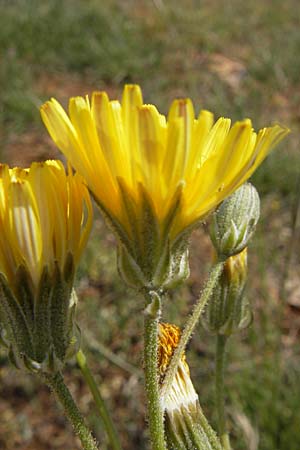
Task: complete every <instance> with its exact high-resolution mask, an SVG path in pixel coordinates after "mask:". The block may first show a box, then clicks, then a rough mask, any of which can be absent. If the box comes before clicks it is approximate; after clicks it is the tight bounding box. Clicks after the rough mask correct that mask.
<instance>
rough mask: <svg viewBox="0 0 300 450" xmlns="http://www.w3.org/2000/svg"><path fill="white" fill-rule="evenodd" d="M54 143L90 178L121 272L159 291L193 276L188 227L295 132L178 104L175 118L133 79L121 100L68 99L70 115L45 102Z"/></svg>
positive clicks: (43, 110) (101, 95)
mask: <svg viewBox="0 0 300 450" xmlns="http://www.w3.org/2000/svg"><path fill="white" fill-rule="evenodd" d="M41 114H42V118H43V121H44V123H45V125H46V127H47V129H48V131H49V133H50V135H51V137H52V139H53V140H54V142H55V143H56V144H57V146H58V147H59V148H60V149H61V151H62V152H63V153H64V154H65V156H66V157H67V158H68V160H69V161H70V162H71V164H72V166H73V167H74V168H75V169H76V170H77V171H78V172H79V173H80V174H81V175H82V176H83V177H84V178H85V180H86V183H87V185H88V187H89V189H90V191H91V192H92V194H93V196H94V198H95V200H96V202H97V203H98V205H99V206H100V208H101V209H102V211H103V212H104V214H105V215H106V217H107V218H108V220H109V222H110V224H111V226H112V227H113V228H114V230H115V232H116V234H117V236H118V238H119V241H120V258H119V266H120V272H121V274H122V275H123V277H124V278H125V279H126V280H127V282H128V283H129V284H132V285H135V286H140V287H142V286H147V287H156V288H157V287H161V286H167V285H169V284H172V283H173V282H175V281H176V280H180V279H181V278H183V277H185V276H186V275H187V273H188V266H187V245H186V240H187V238H188V237H189V234H190V231H191V229H192V228H193V227H194V226H195V225H196V224H198V223H199V221H201V220H203V219H204V217H205V216H206V215H207V214H208V213H209V212H210V211H212V210H213V209H214V208H215V207H216V206H217V205H218V204H219V203H220V202H221V201H222V200H223V199H224V198H225V197H227V196H228V195H230V194H231V193H232V192H233V191H234V190H235V189H237V188H238V187H239V186H240V185H241V184H242V183H244V182H245V181H246V180H247V179H248V178H249V177H250V176H251V175H252V173H253V172H254V171H255V169H256V168H257V167H258V166H259V164H260V163H261V162H262V161H263V159H264V158H265V157H266V156H267V154H268V153H269V152H270V150H271V149H272V148H273V147H274V146H275V145H276V144H277V143H278V142H279V141H280V140H281V139H282V138H283V137H284V136H285V135H286V134H287V133H288V130H287V129H286V128H284V127H282V126H280V125H275V126H273V127H269V128H263V129H261V130H260V131H259V132H258V133H255V132H254V131H253V128H252V124H251V121H250V120H248V119H247V120H244V121H241V122H236V123H235V124H234V125H233V126H232V127H231V121H230V119H226V118H220V119H219V120H217V121H216V122H215V123H214V118H213V114H212V113H210V112H208V111H205V110H204V111H201V112H200V114H199V116H198V117H197V118H196V117H195V113H194V109H193V104H192V102H191V100H190V99H181V100H175V101H174V102H173V103H172V105H171V108H170V111H169V114H168V117H167V118H166V117H165V116H164V115H162V114H160V113H159V112H158V111H157V109H156V108H155V106H154V105H147V104H143V99H142V94H141V90H140V88H139V86H136V85H127V86H125V88H124V92H123V97H122V101H121V103H120V102H118V101H115V100H113V101H110V100H109V98H108V96H107V94H106V93H105V92H95V93H94V94H93V95H92V99H91V101H90V100H89V98H88V97H86V98H83V97H75V98H71V100H70V103H69V116H68V115H67V114H66V113H65V111H64V110H63V108H62V107H61V106H60V104H59V103H58V102H57V101H56V100H54V99H52V100H51V101H49V102H47V103H45V104H44V105H43V106H42V108H41Z"/></svg>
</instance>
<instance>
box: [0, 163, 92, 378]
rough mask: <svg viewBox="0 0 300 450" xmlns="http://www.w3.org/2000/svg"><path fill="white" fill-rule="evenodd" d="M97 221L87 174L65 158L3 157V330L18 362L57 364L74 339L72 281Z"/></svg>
mask: <svg viewBox="0 0 300 450" xmlns="http://www.w3.org/2000/svg"><path fill="white" fill-rule="evenodd" d="M91 222H92V207H91V202H90V197H89V193H88V190H87V188H86V187H85V185H84V183H83V180H82V178H81V176H80V175H78V174H75V175H74V174H72V172H71V171H70V172H69V174H66V172H65V169H64V167H63V165H62V164H61V163H60V162H59V161H46V162H44V163H33V164H32V166H31V167H30V168H29V169H21V168H17V167H16V168H13V169H10V168H9V167H8V166H7V165H0V229H1V232H0V332H1V338H2V343H4V344H5V345H6V346H7V347H8V349H9V353H10V356H11V358H12V359H13V360H14V362H15V363H16V364H17V365H19V364H20V362H24V363H25V365H26V366H27V367H28V368H30V369H36V370H38V369H43V370H46V369H48V368H55V367H57V363H58V362H60V363H63V361H64V359H65V358H66V356H67V352H68V351H69V349H70V347H71V343H72V341H75V338H74V330H73V328H74V327H73V315H74V309H75V303H76V301H75V299H74V297H73V296H72V286H73V280H74V273H75V267H76V265H77V263H78V261H79V257H80V255H81V253H82V250H83V248H84V246H85V244H86V241H87V238H88V235H89V231H90V228H91ZM73 343H75V342H73Z"/></svg>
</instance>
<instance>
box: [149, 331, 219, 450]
mask: <svg viewBox="0 0 300 450" xmlns="http://www.w3.org/2000/svg"><path fill="white" fill-rule="evenodd" d="M180 334H181V332H180V329H179V328H178V327H177V326H176V325H172V324H167V323H160V325H159V351H158V368H159V374H160V379H161V382H162V381H163V379H164V375H165V373H166V370H167V368H168V366H169V363H170V360H171V357H172V356H173V353H174V350H175V348H176V347H177V346H178V343H179V339H180ZM162 408H163V410H164V412H165V431H166V438H167V443H168V448H169V449H170V450H181V449H182V450H221V444H220V443H219V440H218V438H217V436H216V434H215V432H214V431H213V429H212V428H211V427H210V425H209V424H208V422H207V420H206V418H205V416H204V414H203V412H202V410H201V407H200V403H199V398H198V394H197V393H196V391H195V388H194V386H193V383H192V380H191V377H190V370H189V366H188V364H187V362H186V358H185V355H183V356H182V358H181V361H180V363H179V365H178V370H177V373H176V376H175V377H174V381H173V384H172V387H171V389H170V392H169V393H168V394H167V396H166V398H163V399H162Z"/></svg>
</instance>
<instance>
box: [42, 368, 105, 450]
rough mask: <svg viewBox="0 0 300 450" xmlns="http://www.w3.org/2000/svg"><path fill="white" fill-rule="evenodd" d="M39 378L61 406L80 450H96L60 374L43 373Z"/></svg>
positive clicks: (92, 439) (94, 443)
mask: <svg viewBox="0 0 300 450" xmlns="http://www.w3.org/2000/svg"><path fill="white" fill-rule="evenodd" d="M41 377H42V379H43V381H45V382H46V384H47V385H48V386H49V388H50V389H51V390H52V391H53V392H54V394H55V395H56V397H57V399H58V401H59V402H60V403H61V405H62V406H63V408H64V411H65V414H66V416H67V418H68V419H69V421H70V422H71V424H72V426H73V429H74V431H75V433H76V435H77V436H78V437H79V439H80V441H81V444H82V448H83V449H84V450H97V448H98V447H97V445H96V441H95V439H94V438H93V436H92V434H91V432H90V430H89V429H88V427H87V426H86V424H85V422H84V420H83V417H82V415H81V413H80V411H79V409H78V408H77V406H76V404H75V402H74V400H73V398H72V396H71V393H70V391H69V389H68V388H67V386H66V385H65V383H64V379H63V376H62V374H61V373H60V372H56V373H54V374H50V373H45V372H43V373H42V374H41Z"/></svg>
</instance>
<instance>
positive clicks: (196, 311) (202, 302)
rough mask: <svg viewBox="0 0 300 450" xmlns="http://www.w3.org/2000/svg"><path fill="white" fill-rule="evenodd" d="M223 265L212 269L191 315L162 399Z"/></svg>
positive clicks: (163, 386)
mask: <svg viewBox="0 0 300 450" xmlns="http://www.w3.org/2000/svg"><path fill="white" fill-rule="evenodd" d="M223 265H224V262H223V261H219V262H217V263H216V264H215V265H214V266H213V267H212V268H211V271H210V274H209V278H208V280H207V282H206V285H205V287H204V290H203V292H202V294H201V296H200V298H199V300H198V301H197V303H196V305H195V307H194V310H193V312H192V314H191V315H190V317H189V318H188V320H187V323H186V326H185V328H184V330H183V333H182V335H181V338H180V341H179V344H178V347H177V348H176V350H175V351H174V355H173V357H172V359H171V362H170V364H169V367H168V370H167V373H166V376H165V379H164V383H163V385H162V388H161V397H162V398H165V397H166V396H167V395H168V393H169V392H170V389H171V386H172V383H173V380H174V377H175V375H176V372H177V368H178V364H179V362H180V360H181V357H182V354H183V352H184V350H185V347H186V345H187V343H188V341H189V340H190V338H191V336H192V334H193V332H194V329H195V327H196V325H197V324H198V321H199V319H200V316H201V314H202V312H203V310H204V308H205V306H206V304H207V302H208V301H209V299H210V297H211V294H212V292H213V289H214V287H215V285H216V283H217V281H218V278H219V276H220V275H221V272H222V269H223Z"/></svg>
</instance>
